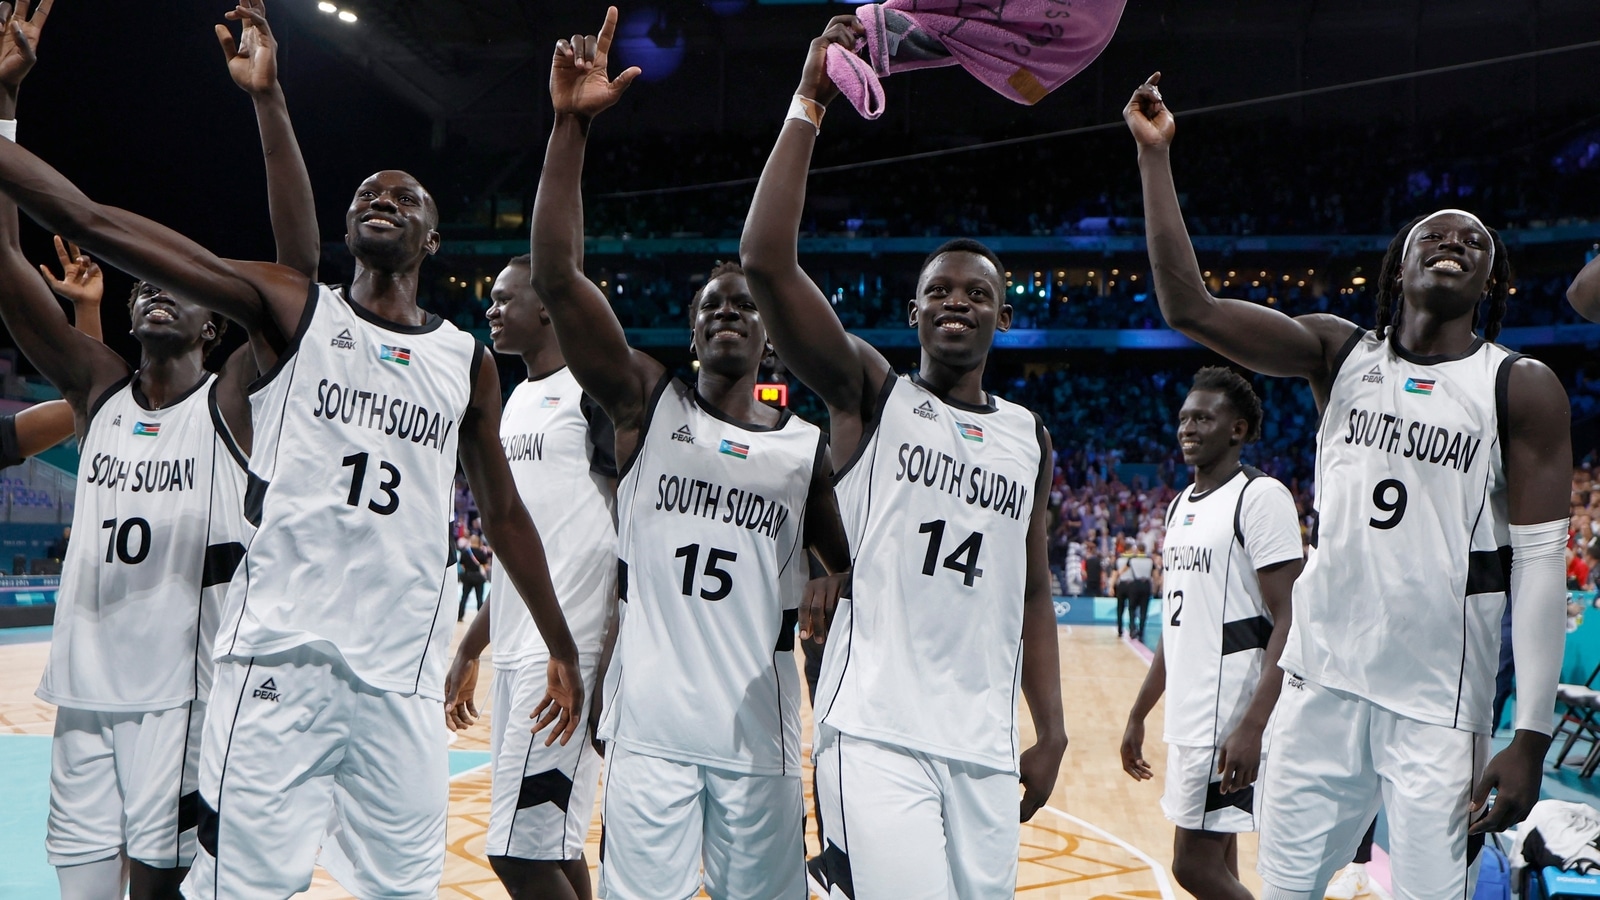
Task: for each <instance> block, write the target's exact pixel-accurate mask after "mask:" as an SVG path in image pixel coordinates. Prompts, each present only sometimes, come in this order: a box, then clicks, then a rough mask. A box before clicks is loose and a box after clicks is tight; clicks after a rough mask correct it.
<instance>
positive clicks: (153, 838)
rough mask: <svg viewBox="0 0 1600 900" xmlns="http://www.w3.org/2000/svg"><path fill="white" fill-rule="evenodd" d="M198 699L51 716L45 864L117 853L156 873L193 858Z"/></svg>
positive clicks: (201, 707) (201, 714) (201, 715)
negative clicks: (150, 708) (145, 708)
mask: <svg viewBox="0 0 1600 900" xmlns="http://www.w3.org/2000/svg"><path fill="white" fill-rule="evenodd" d="M205 710H206V705H205V702H204V701H201V702H198V703H186V704H184V705H183V706H179V707H175V708H173V709H164V710H161V711H159V712H133V713H128V712H95V711H92V710H84V709H70V708H68V707H64V706H63V707H61V708H59V709H57V710H56V731H55V739H54V740H53V741H52V742H51V745H50V816H49V820H48V824H47V826H46V831H45V841H44V844H45V851H46V852H47V854H48V855H49V859H50V864H51V865H52V866H75V865H82V864H84V863H91V862H98V861H99V860H102V859H109V858H111V857H113V856H116V855H117V854H119V853H123V852H126V853H127V855H128V857H129V858H130V859H135V860H138V861H139V862H142V863H144V864H145V865H148V866H151V867H154V868H157V869H172V868H177V867H179V866H187V865H189V863H190V862H191V861H192V860H193V859H194V848H195V814H196V810H197V805H196V804H197V801H198V799H199V795H198V791H199V784H200V732H201V730H202V728H203V725H204V722H205V717H206V712H205Z"/></svg>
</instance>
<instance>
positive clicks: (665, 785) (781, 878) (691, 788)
mask: <svg viewBox="0 0 1600 900" xmlns="http://www.w3.org/2000/svg"><path fill="white" fill-rule="evenodd" d="M803 790H804V789H803V787H802V785H801V784H800V776H799V774H798V773H796V774H793V775H747V774H743V773H740V772H726V771H721V770H718V769H712V768H709V767H707V766H700V765H695V764H693V763H680V762H675V761H673V760H668V759H661V758H659V757H655V756H646V755H644V754H641V753H630V752H628V751H627V750H626V749H624V748H622V747H620V746H618V745H617V743H616V742H615V741H613V742H611V743H610V744H608V745H607V751H606V788H605V797H604V799H603V800H602V801H601V816H602V822H603V823H604V826H605V830H604V831H603V835H604V837H603V839H602V840H601V843H600V890H599V893H600V896H601V898H603V900H669V898H670V900H677V898H688V897H693V896H694V895H695V893H696V892H697V891H699V890H700V886H701V879H700V871H701V868H702V866H703V867H704V869H705V889H706V893H707V894H709V895H710V896H712V897H713V898H717V900H722V898H734V897H737V898H743V900H804V898H805V896H806V869H805V864H806V856H805V831H804V829H805V806H804V802H805V801H804V795H803Z"/></svg>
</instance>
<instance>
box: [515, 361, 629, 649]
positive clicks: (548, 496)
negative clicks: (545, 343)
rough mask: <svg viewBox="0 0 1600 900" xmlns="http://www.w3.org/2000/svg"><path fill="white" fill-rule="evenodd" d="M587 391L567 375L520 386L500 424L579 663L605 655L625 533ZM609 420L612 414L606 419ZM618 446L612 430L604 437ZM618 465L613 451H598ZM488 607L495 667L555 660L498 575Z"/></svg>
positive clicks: (605, 431)
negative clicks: (598, 462) (602, 468)
mask: <svg viewBox="0 0 1600 900" xmlns="http://www.w3.org/2000/svg"><path fill="white" fill-rule="evenodd" d="M583 407H584V396H583V388H580V387H579V386H578V380H577V379H576V378H573V377H572V372H571V371H570V370H568V369H565V368H563V369H559V370H557V371H556V372H553V373H551V374H550V375H547V376H545V377H544V378H541V379H538V380H531V379H530V380H528V381H524V382H523V383H521V384H519V385H517V387H516V389H515V390H513V391H512V392H511V399H509V400H507V401H506V408H505V412H504V414H503V415H502V416H501V417H500V445H501V446H502V447H503V448H504V449H505V453H506V460H507V461H509V462H510V464H511V476H512V477H513V478H515V479H516V482H517V493H519V494H521V495H522V504H523V505H524V506H526V507H527V508H528V513H529V514H530V515H532V516H533V523H534V525H535V526H537V527H538V529H539V539H540V541H542V542H543V543H544V555H545V559H546V560H547V561H548V563H549V566H550V582H551V584H553V585H554V586H555V590H556V598H557V599H558V600H559V601H560V602H561V613H562V615H564V616H566V619H567V628H568V630H570V631H571V632H572V640H573V642H574V643H576V644H577V645H578V652H579V654H592V653H598V652H599V650H600V641H601V638H602V637H603V634H602V632H603V631H604V629H605V618H606V603H607V601H608V600H609V599H610V598H611V595H612V591H613V590H615V588H616V583H617V580H616V574H617V529H616V526H615V525H614V524H613V522H614V520H613V518H612V497H611V485H610V484H609V483H608V481H607V478H606V476H605V475H603V474H601V473H599V472H596V471H595V470H594V469H595V462H594V461H595V459H596V456H595V451H596V448H595V444H594V435H593V433H592V431H591V429H590V426H589V421H590V420H589V418H588V417H587V416H586V415H585V412H584V408H583ZM599 415H602V416H603V415H604V413H599ZM601 430H602V432H603V433H602V435H601V438H602V440H605V441H608V442H609V441H610V439H611V438H610V433H609V429H601ZM600 450H601V458H602V459H606V460H608V459H610V458H611V448H610V447H604V448H600ZM489 577H490V580H491V584H492V585H493V591H492V595H493V597H494V602H493V603H491V604H489V615H490V642H491V646H492V647H493V654H494V664H495V666H496V667H497V668H501V669H509V668H514V667H516V666H520V665H523V664H525V663H526V662H528V661H529V660H530V659H533V658H535V657H538V656H548V655H549V652H550V651H549V650H548V649H547V648H546V647H545V643H544V638H543V637H541V636H540V635H539V628H538V626H536V625H535V624H534V622H533V616H532V614H530V613H529V612H528V607H527V605H526V604H525V603H524V602H523V600H522V595H521V594H520V593H518V592H517V589H516V586H515V585H513V584H512V583H511V579H510V578H509V577H508V576H507V575H506V573H505V566H495V567H494V570H493V571H492V572H491V573H490V576H489Z"/></svg>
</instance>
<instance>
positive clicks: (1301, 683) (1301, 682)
mask: <svg viewBox="0 0 1600 900" xmlns="http://www.w3.org/2000/svg"><path fill="white" fill-rule="evenodd" d="M1289 687H1292V688H1294V689H1295V690H1297V691H1303V690H1305V689H1306V680H1305V679H1304V678H1301V677H1300V676H1299V675H1294V674H1291V675H1290V676H1289Z"/></svg>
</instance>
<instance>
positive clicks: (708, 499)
mask: <svg viewBox="0 0 1600 900" xmlns="http://www.w3.org/2000/svg"><path fill="white" fill-rule="evenodd" d="M656 509H658V510H662V509H664V510H667V511H668V512H677V513H682V514H683V515H686V516H701V517H703V518H707V519H714V520H717V521H721V522H723V523H725V524H733V525H741V526H743V527H745V528H748V529H750V530H751V531H754V532H757V533H759V534H764V535H766V536H767V537H769V538H771V539H773V540H777V539H778V534H779V533H780V532H781V531H783V523H784V522H787V521H788V520H789V507H788V505H787V504H784V503H782V502H781V501H778V500H770V499H768V498H766V497H763V496H761V495H760V494H757V493H754V492H752V491H747V490H744V489H743V488H737V487H732V486H726V487H725V486H724V485H720V484H716V483H714V482H710V481H704V480H702V479H699V478H690V477H688V476H687V475H662V476H661V478H660V479H659V480H658V481H657V482H656Z"/></svg>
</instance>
